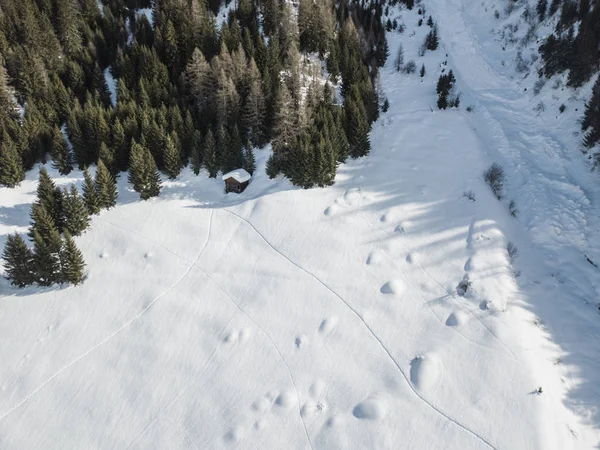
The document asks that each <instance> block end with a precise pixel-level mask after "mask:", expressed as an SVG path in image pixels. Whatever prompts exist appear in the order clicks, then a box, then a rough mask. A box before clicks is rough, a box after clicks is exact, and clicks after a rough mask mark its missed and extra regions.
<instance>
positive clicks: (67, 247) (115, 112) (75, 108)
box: [0, 0, 388, 286]
mask: <svg viewBox="0 0 600 450" xmlns="http://www.w3.org/2000/svg"><path fill="white" fill-rule="evenodd" d="M228 3H229V2H223V1H221V0H156V1H154V2H152V3H151V2H150V1H144V0H128V1H124V2H123V1H118V0H107V1H104V2H102V3H101V4H99V3H98V2H97V1H96V0H47V1H33V0H24V1H22V2H14V1H12V0H0V9H1V11H2V13H1V14H0V53H1V55H2V58H1V60H0V63H1V64H0V101H1V102H2V107H1V108H0V123H1V127H2V136H1V142H2V150H1V152H0V183H1V184H4V185H6V186H9V187H14V186H16V185H18V184H19V183H20V181H22V180H23V179H24V176H25V172H26V171H28V170H30V169H32V168H33V166H34V164H36V163H37V162H42V163H50V164H52V165H53V167H55V168H56V169H57V170H58V171H59V173H61V174H63V175H67V174H69V173H70V171H71V170H73V168H75V167H77V168H79V169H86V168H87V167H89V166H92V165H95V166H96V167H97V168H96V176H95V179H94V180H93V179H92V177H91V176H90V175H89V174H88V173H87V171H86V172H85V180H84V184H83V189H82V193H81V194H80V193H79V192H77V189H76V188H75V187H74V186H73V187H72V189H70V190H69V191H68V192H63V191H61V190H60V189H58V188H56V187H55V186H53V185H51V180H50V179H49V177H48V175H47V173H45V171H42V172H41V173H40V186H41V188H40V189H42V190H43V192H39V193H38V194H39V198H38V201H37V203H36V205H35V206H34V208H33V209H32V213H31V216H32V227H31V233H30V236H29V237H30V239H31V241H32V243H33V246H34V248H33V251H32V250H30V249H29V248H28V247H27V245H26V244H25V242H24V240H23V239H22V238H21V237H19V236H16V235H15V236H13V237H12V238H11V239H10V241H9V242H8V244H7V246H6V248H5V254H4V256H5V259H6V260H7V265H8V274H9V276H10V278H11V279H12V280H13V283H14V284H16V285H19V286H24V285H27V284H30V283H32V282H34V281H35V282H37V283H39V284H41V285H49V284H52V283H55V282H63V281H70V282H75V283H76V282H79V281H80V280H81V276H82V270H79V272H77V271H76V270H71V269H68V268H66V266H67V264H66V262H65V263H64V264H61V261H66V260H67V259H69V258H70V259H77V258H76V256H77V255H79V258H80V253H78V250H77V251H75V250H76V248H75V247H74V243H73V241H72V239H71V236H72V235H77V234H79V233H80V232H81V231H83V230H84V229H85V228H86V227H87V223H88V221H89V217H88V216H89V215H90V214H96V213H98V212H99V210H100V209H101V208H110V207H112V206H114V205H115V203H116V196H117V191H116V184H115V179H116V178H117V177H119V176H120V174H121V173H122V172H128V173H127V175H126V176H127V179H128V181H129V182H130V183H131V185H132V187H133V189H134V190H135V191H136V192H138V193H139V195H140V198H141V199H148V198H151V197H153V196H157V195H159V193H160V189H161V187H160V183H161V178H176V177H177V176H178V174H179V173H180V171H181V169H182V168H183V167H184V166H186V165H188V164H190V165H191V167H192V169H193V171H194V173H195V174H196V175H198V174H199V173H200V170H201V169H202V168H204V169H205V170H206V172H207V173H208V175H209V176H210V177H216V176H217V175H218V174H219V173H225V172H228V171H230V170H232V169H235V168H238V167H243V168H245V169H246V170H248V171H249V172H250V173H252V172H253V171H254V169H255V167H254V166H255V163H254V154H253V148H256V147H262V146H264V145H265V144H267V143H272V149H273V153H272V156H271V157H270V159H269V161H268V163H267V174H268V175H269V176H270V177H275V176H277V175H278V174H283V175H284V176H286V177H287V178H289V179H290V181H291V182H292V183H294V184H296V185H298V186H302V187H304V188H310V187H313V186H326V185H330V184H332V183H333V181H334V178H335V173H336V169H337V166H338V164H339V163H340V162H343V161H344V160H346V158H348V157H351V158H358V157H361V156H365V155H367V154H368V153H369V150H370V143H369V132H370V128H371V124H372V123H373V122H374V121H375V120H376V119H377V117H378V114H379V100H380V99H379V98H378V93H377V90H376V89H375V85H376V80H377V77H378V68H379V67H381V66H383V64H384V63H385V61H386V58H387V56H388V48H387V42H386V38H385V28H384V26H383V24H382V15H383V8H384V6H385V1H381V0H372V1H370V2H365V1H355V0H344V1H341V2H334V1H333V0H325V1H321V2H313V1H311V0H301V1H300V2H299V4H296V5H292V4H291V3H289V2H285V1H280V0H261V1H256V0H239V1H237V2H235V4H232V5H228ZM222 6H229V10H228V11H229V13H228V16H227V17H226V18H225V20H222V19H221V20H220V22H221V23H220V25H218V18H217V14H218V12H219V10H220V9H221V8H222ZM144 8H145V9H146V11H145V12H146V13H140V9H144ZM148 12H150V14H148ZM321 61H324V62H325V65H326V68H327V73H328V79H327V80H324V79H323V77H322V76H321V73H320V67H321ZM317 68H318V69H319V70H317ZM107 75H108V76H107ZM107 79H111V80H116V89H114V91H116V92H111V89H110V88H109V86H108V84H107ZM340 87H341V88H340ZM338 88H340V89H338ZM115 94H116V95H115ZM115 97H116V98H115ZM42 187H43V188H42ZM38 229H39V230H38ZM72 254H76V256H72ZM68 255H71V256H68ZM61 258H62V259H61ZM80 259H81V258H80ZM31 261H34V263H33V264H30V263H31ZM81 264H83V261H81ZM63 266H64V267H65V268H61V267H63ZM27 267H29V269H27ZM75 272H77V273H79V276H76V275H74V273H75Z"/></svg>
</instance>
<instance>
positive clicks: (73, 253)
mask: <svg viewBox="0 0 600 450" xmlns="http://www.w3.org/2000/svg"><path fill="white" fill-rule="evenodd" d="M60 265H61V282H63V283H69V284H73V285H78V284H80V283H81V282H82V280H83V275H84V270H85V262H84V260H83V255H82V254H81V251H80V250H79V249H78V248H77V246H76V245H75V242H74V241H73V238H72V237H71V235H70V234H69V233H68V232H65V241H64V245H63V248H62V251H61V252H60Z"/></svg>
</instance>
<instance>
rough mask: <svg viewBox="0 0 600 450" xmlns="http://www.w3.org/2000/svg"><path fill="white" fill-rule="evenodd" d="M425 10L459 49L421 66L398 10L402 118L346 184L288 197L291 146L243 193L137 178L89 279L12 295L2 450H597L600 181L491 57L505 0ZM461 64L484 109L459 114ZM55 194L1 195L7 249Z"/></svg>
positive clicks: (451, 2)
mask: <svg viewBox="0 0 600 450" xmlns="http://www.w3.org/2000/svg"><path fill="white" fill-rule="evenodd" d="M426 5H427V8H428V11H427V15H428V14H432V15H433V17H434V20H436V21H437V22H438V23H439V26H440V34H441V38H442V48H440V49H439V50H437V51H436V52H428V53H427V54H426V55H425V57H424V58H418V57H417V49H418V46H419V45H420V44H421V42H422V41H423V38H424V36H425V34H426V33H427V31H428V27H427V26H426V25H423V26H422V27H417V26H416V23H417V20H418V16H417V12H416V8H415V9H414V10H413V11H401V12H399V11H398V10H393V11H392V15H393V16H400V15H402V17H403V21H404V23H406V25H407V30H406V31H405V32H404V34H402V35H400V34H398V33H391V34H390V35H389V36H388V39H389V43H390V53H391V56H390V58H389V62H388V64H387V65H386V67H384V68H383V69H382V73H381V76H382V85H383V88H384V90H385V93H386V95H387V96H388V98H389V100H390V104H391V106H390V109H389V111H388V112H387V113H385V114H382V117H381V118H380V120H379V121H378V122H377V123H376V124H375V126H374V128H373V132H372V135H371V141H372V152H371V154H370V155H369V156H368V157H366V158H362V159H360V160H357V161H350V162H348V163H347V164H344V165H342V166H341V167H340V168H339V171H338V176H337V177H336V184H335V185H334V186H333V187H329V188H326V189H310V190H303V189H298V188H295V187H293V186H292V185H291V184H290V183H289V182H288V181H287V180H285V179H281V178H279V179H276V180H269V179H268V177H267V176H266V175H265V171H264V169H265V162H266V159H267V157H268V155H269V149H268V148H267V149H264V150H257V151H256V156H257V170H256V172H255V175H254V177H253V178H254V179H253V183H252V185H251V186H249V188H248V189H246V191H244V192H243V193H242V194H240V195H235V196H232V195H225V194H224V193H223V182H222V181H221V180H215V179H209V178H208V177H207V176H206V174H205V173H202V174H201V175H200V176H198V177H195V176H194V175H193V174H192V172H191V170H189V169H186V170H185V171H184V172H183V173H182V175H181V176H180V177H179V178H178V179H177V180H175V181H165V182H164V183H163V191H162V193H161V196H160V197H159V198H155V199H152V200H149V201H145V202H142V201H139V199H138V196H137V194H136V193H134V192H132V190H131V187H130V186H128V185H127V183H126V178H127V177H126V176H121V177H120V179H119V191H120V195H119V204H118V206H117V207H116V208H113V209H111V210H108V211H103V212H102V213H101V214H100V215H98V216H95V217H94V218H93V220H92V225H91V228H90V229H89V230H88V231H87V232H86V233H85V234H84V235H83V236H81V237H79V238H77V239H76V241H77V244H78V246H79V247H80V248H81V250H82V252H83V254H84V257H85V260H86V262H87V264H88V274H87V278H86V280H85V282H84V283H83V284H82V285H81V286H77V287H71V286H64V287H54V288H39V287H29V288H26V289H22V290H18V289H16V288H13V287H11V286H10V285H9V284H8V282H7V281H6V280H2V281H1V282H0V295H2V297H0V330H2V339H1V340H0V359H1V360H2V364H1V365H0V448H3V449H4V448H6V449H33V448H44V449H59V448H78V449H80V448H98V449H104V448H131V449H135V448H140V449H141V448H144V449H148V448H152V449H164V448H169V449H220V448H240V449H251V448H257V449H258V448H260V449H281V448H286V449H366V448H380V449H442V448H443V449H461V450H469V449H511V450H519V449H528V450H529V449H540V450H553V449H556V450H568V449H590V448H597V446H598V444H599V442H600V437H599V434H598V426H599V417H598V412H597V411H598V406H599V405H600V385H599V383H598V373H600V367H599V362H600V358H599V357H598V356H599V355H600V353H599V350H600V340H598V335H599V334H600V333H599V332H600V329H599V328H600V327H599V320H600V318H599V316H598V314H597V309H596V304H595V302H596V301H597V299H598V295H599V293H600V291H599V286H598V283H599V274H598V269H596V268H595V267H594V266H592V265H591V264H589V263H588V262H587V261H586V260H585V255H587V256H588V257H589V258H591V259H592V260H595V261H598V260H599V259H600V253H599V252H598V245H599V244H598V242H599V241H600V240H599V239H598V226H597V224H598V221H597V218H598V216H599V214H598V213H599V211H598V199H599V197H598V195H599V193H598V188H597V186H598V184H597V181H598V180H597V179H595V178H594V176H593V175H590V173H589V171H588V168H587V167H586V165H585V163H584V160H583V158H582V156H581V155H580V153H579V151H578V149H577V148H575V147H574V146H572V145H571V144H572V141H570V139H572V135H571V131H572V130H573V128H569V127H568V126H566V125H565V126H564V128H563V129H559V128H558V127H556V126H553V124H552V123H550V125H549V122H548V121H546V120H545V119H544V118H543V117H538V116H536V115H535V114H532V111H531V102H537V99H535V100H534V99H533V98H532V97H531V96H532V95H533V94H531V93H530V91H531V89H529V90H528V91H527V92H523V90H522V89H520V88H519V87H515V83H514V81H511V80H510V77H509V72H508V69H506V70H504V69H500V68H498V67H496V65H495V64H492V63H488V61H494V58H496V57H497V56H498V55H500V54H501V52H502V50H501V47H500V44H499V43H498V42H495V41H493V39H492V38H491V37H490V36H492V35H490V34H489V31H488V30H489V29H491V28H492V26H493V25H492V23H491V21H493V20H495V19H494V17H493V15H492V10H490V11H489V12H485V13H484V8H485V7H486V5H485V2H484V3H483V4H480V3H477V2H475V1H473V0H464V4H463V3H461V1H460V0H432V1H431V2H428V3H427V4H426ZM467 11H468V12H467ZM487 15H489V17H488V16H487ZM413 30H414V31H415V35H412V31H413ZM411 35H412V36H411ZM401 42H402V44H403V46H404V51H405V57H406V61H408V60H410V59H415V60H416V61H417V64H418V66H420V65H421V63H422V62H424V63H425V65H426V68H427V74H426V75H425V77H424V79H421V78H420V77H419V76H418V74H413V75H404V74H399V73H396V72H395V71H394V70H393V67H392V66H393V60H394V57H395V52H396V49H397V48H398V45H399V44H400V43H401ZM446 52H447V53H448V58H447V60H448V65H447V66H446V70H447V69H449V68H451V69H452V70H453V71H454V73H455V74H456V78H457V88H458V90H459V91H461V92H462V93H463V102H462V105H461V109H460V110H448V111H437V110H435V100H436V96H435V84H436V82H437V79H438V76H439V75H440V73H441V70H442V64H441V63H442V62H443V61H445V60H446V57H445V54H446ZM513 73H514V72H513ZM533 82H534V80H532V81H531V84H533ZM467 105H473V106H474V112H472V113H469V112H467V111H465V107H466V106H467ZM573 117H575V116H573ZM494 161H495V162H498V163H500V164H501V165H503V167H504V168H505V169H506V173H507V186H506V198H505V199H503V200H502V201H497V200H496V199H495V198H494V197H493V195H492V193H491V192H490V190H489V188H488V187H487V185H486V184H485V183H484V181H483V176H482V173H483V171H484V170H485V169H486V168H487V167H488V166H489V165H490V164H491V163H492V162H494ZM50 172H51V174H52V175H53V177H54V178H55V180H56V182H57V184H59V185H61V186H63V185H67V184H68V183H71V182H76V183H77V185H78V186H79V187H80V186H81V181H82V176H81V173H79V172H74V173H72V174H71V175H69V176H59V175H58V174H57V173H56V172H55V171H53V170H50ZM36 179H37V171H36V170H34V171H32V172H30V173H29V174H28V176H27V179H26V180H25V181H24V182H23V183H21V185H20V186H19V187H17V188H16V189H12V190H11V189H7V188H0V245H4V242H5V240H6V236H7V234H8V233H11V232H14V231H19V232H22V233H24V232H26V230H27V226H28V222H29V217H28V216H29V208H30V205H31V203H32V201H33V200H34V196H35V188H36ZM465 191H472V193H473V194H474V196H475V199H476V201H470V200H468V199H467V198H466V197H465V196H463V192H465ZM510 199H514V200H515V201H516V202H517V207H518V208H519V210H520V214H519V215H518V217H517V218H513V217H511V216H510V214H509V212H508V207H507V203H508V200H510ZM509 241H511V242H513V243H514V244H515V245H516V246H517V247H518V249H519V251H518V254H517V255H516V256H514V257H513V258H511V257H509V255H508V252H507V243H508V242H509ZM465 275H468V280H470V282H471V283H472V284H471V286H470V288H469V289H468V290H467V292H466V293H464V295H459V294H458V291H457V286H458V284H459V282H461V280H463V279H465ZM461 293H462V291H461ZM539 387H542V393H541V394H537V393H536V391H537V389H538V388H539Z"/></svg>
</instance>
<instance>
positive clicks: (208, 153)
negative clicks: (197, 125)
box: [203, 130, 220, 178]
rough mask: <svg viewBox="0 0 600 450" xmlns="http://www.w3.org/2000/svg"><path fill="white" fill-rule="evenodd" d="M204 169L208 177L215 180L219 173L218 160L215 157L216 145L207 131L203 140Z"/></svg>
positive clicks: (210, 132) (209, 131) (210, 133)
mask: <svg viewBox="0 0 600 450" xmlns="http://www.w3.org/2000/svg"><path fill="white" fill-rule="evenodd" d="M203 164H204V167H206V170H208V176H209V177H210V178H215V177H216V176H217V173H219V167H220V164H219V159H218V156H217V143H216V142H215V138H214V136H213V134H212V131H211V130H208V133H206V137H205V138H204V163H203Z"/></svg>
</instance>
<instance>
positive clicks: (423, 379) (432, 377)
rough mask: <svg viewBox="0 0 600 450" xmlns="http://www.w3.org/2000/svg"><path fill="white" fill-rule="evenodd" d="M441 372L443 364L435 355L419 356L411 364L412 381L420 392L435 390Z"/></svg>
mask: <svg viewBox="0 0 600 450" xmlns="http://www.w3.org/2000/svg"><path fill="white" fill-rule="evenodd" d="M441 372H442V365H441V362H440V361H439V359H438V358H437V357H436V356H435V355H433V354H427V355H421V356H417V357H416V358H414V359H413V360H412V361H411V363H410V381H411V383H412V384H413V385H414V386H415V387H416V388H417V389H418V390H419V391H433V390H435V388H436V387H437V385H438V383H439V380H440V378H441Z"/></svg>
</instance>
